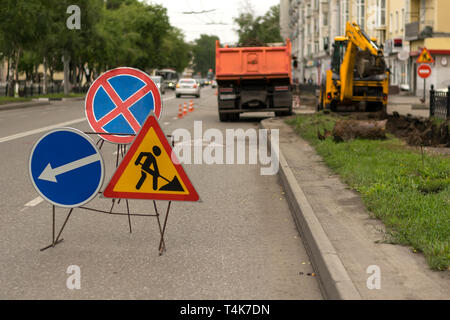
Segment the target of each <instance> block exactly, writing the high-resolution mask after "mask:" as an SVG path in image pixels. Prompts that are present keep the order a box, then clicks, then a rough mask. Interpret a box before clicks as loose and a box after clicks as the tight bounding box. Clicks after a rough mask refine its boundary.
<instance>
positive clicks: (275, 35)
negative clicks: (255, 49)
mask: <svg viewBox="0 0 450 320" xmlns="http://www.w3.org/2000/svg"><path fill="white" fill-rule="evenodd" d="M234 22H235V23H236V24H237V25H238V27H239V29H238V30H237V33H238V36H239V46H244V47H246V46H265V45H266V44H267V43H273V42H283V39H282V38H281V35H280V6H279V5H276V6H272V7H271V8H270V9H269V10H268V11H267V12H266V14H265V15H264V16H262V17H255V15H254V14H253V12H242V13H241V14H240V15H239V16H238V17H237V18H235V19H234Z"/></svg>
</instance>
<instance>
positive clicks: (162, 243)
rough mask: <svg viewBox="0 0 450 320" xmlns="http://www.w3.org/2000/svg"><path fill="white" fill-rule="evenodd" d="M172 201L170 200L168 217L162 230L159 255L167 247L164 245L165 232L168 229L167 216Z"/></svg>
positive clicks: (168, 209)
mask: <svg viewBox="0 0 450 320" xmlns="http://www.w3.org/2000/svg"><path fill="white" fill-rule="evenodd" d="M171 203H172V201H169V204H168V205H167V211H166V218H165V219H164V226H163V229H162V232H161V240H160V241H159V255H162V254H163V252H164V251H166V247H165V245H164V232H165V231H166V226H167V218H168V216H169V211H170V204H171Z"/></svg>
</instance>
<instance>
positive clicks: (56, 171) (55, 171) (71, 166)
mask: <svg viewBox="0 0 450 320" xmlns="http://www.w3.org/2000/svg"><path fill="white" fill-rule="evenodd" d="M100 160H101V158H100V155H99V154H98V153H94V154H93V155H90V156H87V157H85V158H81V159H78V160H75V161H73V162H69V163H67V164H65V165H62V166H60V167H57V168H52V165H51V164H50V163H49V164H48V165H47V166H46V167H45V169H44V170H43V171H42V173H41V174H40V175H39V177H38V179H40V180H45V181H50V182H56V183H57V182H58V180H57V179H56V176H59V175H60V174H63V173H66V172H69V171H72V170H75V169H78V168H81V167H84V166H87V165H88V164H91V163H93V162H97V161H100Z"/></svg>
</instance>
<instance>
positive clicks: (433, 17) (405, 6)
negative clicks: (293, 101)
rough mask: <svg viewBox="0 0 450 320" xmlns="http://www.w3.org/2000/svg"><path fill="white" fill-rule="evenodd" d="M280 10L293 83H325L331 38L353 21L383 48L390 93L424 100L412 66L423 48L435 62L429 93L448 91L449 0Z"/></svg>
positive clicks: (320, 3) (366, 0)
mask: <svg viewBox="0 0 450 320" xmlns="http://www.w3.org/2000/svg"><path fill="white" fill-rule="evenodd" d="M280 10H281V12H280V25H281V32H282V36H283V37H285V38H286V37H289V38H290V39H291V40H292V43H293V56H294V57H295V58H296V60H297V64H296V65H294V68H293V78H294V81H298V82H300V83H303V82H312V83H314V84H320V83H321V82H322V81H323V79H324V76H325V73H326V70H328V69H329V68H330V61H331V53H332V44H333V42H334V38H335V37H336V36H339V35H344V34H345V25H346V22H347V21H351V22H356V23H358V24H359V25H360V26H361V27H362V28H363V29H364V30H365V32H366V33H367V34H368V35H369V36H370V37H374V38H376V39H377V43H379V44H380V45H382V46H383V47H384V53H385V57H386V63H387V65H388V67H389V71H390V72H391V78H390V83H391V89H392V92H394V93H396V92H398V91H400V90H403V91H409V92H411V93H414V94H416V95H421V94H423V80H421V79H420V78H418V76H417V67H418V65H417V63H416V59H417V57H418V55H419V54H420V52H421V50H422V48H423V47H426V48H427V49H429V51H430V53H431V54H432V55H433V57H434V58H435V63H434V64H433V65H432V69H433V72H432V76H431V77H430V79H429V80H427V83H428V84H427V90H428V89H429V87H430V86H431V84H434V85H435V87H436V88H438V89H439V88H444V87H447V86H448V85H450V19H446V17H445V16H446V14H447V13H448V12H450V1H448V0H281V1H280Z"/></svg>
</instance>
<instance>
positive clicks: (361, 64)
mask: <svg viewBox="0 0 450 320" xmlns="http://www.w3.org/2000/svg"><path fill="white" fill-rule="evenodd" d="M333 46H334V49H333V54H332V60H331V70H327V76H326V79H324V81H323V82H322V84H321V88H320V98H319V105H318V110H323V109H330V110H332V111H380V110H386V105H387V100H388V91H389V72H388V71H387V68H386V62H385V60H384V54H383V49H382V48H380V47H379V46H378V45H377V44H376V39H373V38H372V39H371V38H369V36H368V35H367V34H366V33H365V32H364V31H363V30H362V29H361V28H360V27H359V26H358V24H356V23H350V22H347V24H346V28H345V36H343V37H342V36H341V37H336V38H335V39H334V45H333Z"/></svg>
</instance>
